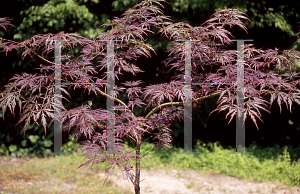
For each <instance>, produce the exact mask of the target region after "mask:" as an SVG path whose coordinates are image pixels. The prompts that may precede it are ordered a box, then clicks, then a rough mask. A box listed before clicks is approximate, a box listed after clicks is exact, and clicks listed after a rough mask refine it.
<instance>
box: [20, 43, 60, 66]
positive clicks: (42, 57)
mask: <svg viewBox="0 0 300 194" xmlns="http://www.w3.org/2000/svg"><path fill="white" fill-rule="evenodd" d="M25 47H26V48H27V49H29V50H31V52H32V53H33V54H35V55H36V56H38V57H39V58H40V59H42V60H43V61H46V62H47V63H50V64H52V65H55V63H53V62H51V61H48V60H47V59H45V58H44V57H42V56H40V55H39V54H37V53H36V52H35V51H34V50H32V49H30V48H28V47H27V46H25Z"/></svg>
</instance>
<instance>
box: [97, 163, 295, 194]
mask: <svg viewBox="0 0 300 194" xmlns="http://www.w3.org/2000/svg"><path fill="white" fill-rule="evenodd" d="M98 176H99V177H103V178H104V177H105V178H106V174H105V173H104V172H103V173H99V174H98ZM144 178H146V179H145V180H144V181H142V182H141V183H140V185H141V193H142V194H225V193H228V194H229V193H230V194H239V193H241V194H246V193H251V194H273V193H274V194H290V193H293V194H300V187H294V188H292V189H289V188H288V187H286V186H282V185H281V186H280V185H279V184H275V183H258V182H255V181H245V180H243V179H239V178H236V177H230V176H225V175H222V174H213V173H208V174H202V173H200V172H198V171H196V170H163V169H154V170H146V169H142V170H141V180H143V179H144ZM109 179H111V180H113V181H114V182H115V183H116V184H117V185H118V186H119V187H120V188H122V190H124V192H125V193H126V194H128V193H133V185H132V184H131V183H129V182H128V181H127V180H126V179H124V178H123V177H122V173H121V172H120V171H115V172H114V174H113V175H112V176H111V177H110V178H109Z"/></svg>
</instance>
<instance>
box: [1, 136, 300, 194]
mask: <svg viewBox="0 0 300 194" xmlns="http://www.w3.org/2000/svg"><path fill="white" fill-rule="evenodd" d="M152 147H153V144H150V143H143V144H142V146H141V155H144V154H145V153H146V152H148V151H149V150H151V149H152ZM195 147H196V148H195V150H194V151H196V152H201V154H176V152H183V149H181V148H171V149H169V148H165V149H164V150H159V151H158V152H156V151H155V150H153V151H152V152H149V153H148V154H147V155H146V156H145V158H146V159H147V160H145V159H142V160H141V161H142V163H141V167H142V168H145V169H154V168H156V169H157V168H162V169H177V170H180V169H193V170H199V171H201V172H215V173H222V174H225V175H229V176H235V177H240V178H244V179H245V180H256V181H258V182H268V181H278V182H280V183H282V184H285V185H287V186H289V187H292V186H300V160H299V153H300V152H299V149H300V148H294V149H293V148H290V147H289V148H288V147H285V148H279V147H278V146H275V147H273V148H263V149H262V148H259V147H256V146H254V145H252V146H250V147H249V148H248V149H246V151H247V152H254V154H253V155H250V154H243V155H242V154H228V152H233V151H234V150H233V149H223V148H222V147H221V146H218V145H217V143H214V144H213V143H210V144H208V145H205V144H201V145H200V143H199V142H198V145H197V146H195ZM125 149H126V150H132V148H131V147H128V146H126V148H125ZM290 155H291V156H292V157H290ZM2 158H6V159H7V157H2ZM84 161H85V160H84V158H83V157H81V156H78V155H77V154H72V155H66V156H55V157H50V158H33V159H24V160H23V162H22V163H21V164H20V165H19V166H16V165H12V164H5V165H0V174H1V176H0V193H24V194H25V193H49V194H50V193H51V194H52V193H61V192H62V190H61V189H62V188H64V192H63V193H66V194H68V193H72V194H73V193H74V194H77V193H78V194H79V193H103V194H112V193H113V194H123V193H131V192H132V191H121V190H120V189H118V188H117V187H116V184H115V183H114V182H113V181H112V180H110V179H108V180H107V182H106V183H105V185H104V186H103V185H102V184H103V182H104V179H105V178H100V177H98V176H97V174H98V173H99V172H101V171H102V172H103V171H105V167H107V166H108V164H107V163H102V164H97V165H95V166H94V167H93V170H91V171H88V169H87V168H80V169H77V167H78V166H79V165H80V164H81V163H83V162H84ZM132 164H133V165H134V162H133V161H132ZM116 170H119V169H118V168H116ZM106 171H107V169H106ZM187 186H188V187H193V185H187ZM4 187H5V190H4V189H3V188H4ZM1 191H2V192H1Z"/></svg>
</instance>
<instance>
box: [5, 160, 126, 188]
mask: <svg viewBox="0 0 300 194" xmlns="http://www.w3.org/2000/svg"><path fill="white" fill-rule="evenodd" d="M1 159H2V160H5V159H6V160H10V158H8V157H2V158H1ZM83 161H84V160H83V157H80V156H78V155H77V154H73V155H65V156H55V157H50V158H32V159H28V158H27V159H22V160H21V163H20V164H19V165H18V166H17V165H15V164H3V165H0V174H1V176H0V193H22V194H25V193H26V194H27V193H28V194H30V193H46V194H54V193H65V194H71V193H72V194H82V193H103V194H123V193H125V191H121V190H120V189H118V188H117V187H116V186H115V184H114V182H113V181H111V180H110V179H108V180H107V181H106V183H105V185H104V186H103V182H104V179H105V178H103V177H101V178H100V177H98V175H97V174H98V173H100V172H101V171H102V172H103V171H105V167H106V164H100V165H95V166H94V167H93V170H90V171H88V170H87V168H82V169H77V167H78V166H79V165H80V164H81V163H83ZM127 193H128V192H127Z"/></svg>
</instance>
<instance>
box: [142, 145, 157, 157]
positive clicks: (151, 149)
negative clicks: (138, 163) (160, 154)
mask: <svg viewBox="0 0 300 194" xmlns="http://www.w3.org/2000/svg"><path fill="white" fill-rule="evenodd" d="M154 148H155V147H154V146H153V148H152V149H151V150H149V151H148V152H147V153H146V154H145V155H144V156H143V157H145V156H146V155H147V154H148V153H149V152H151V151H152V150H154Z"/></svg>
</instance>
